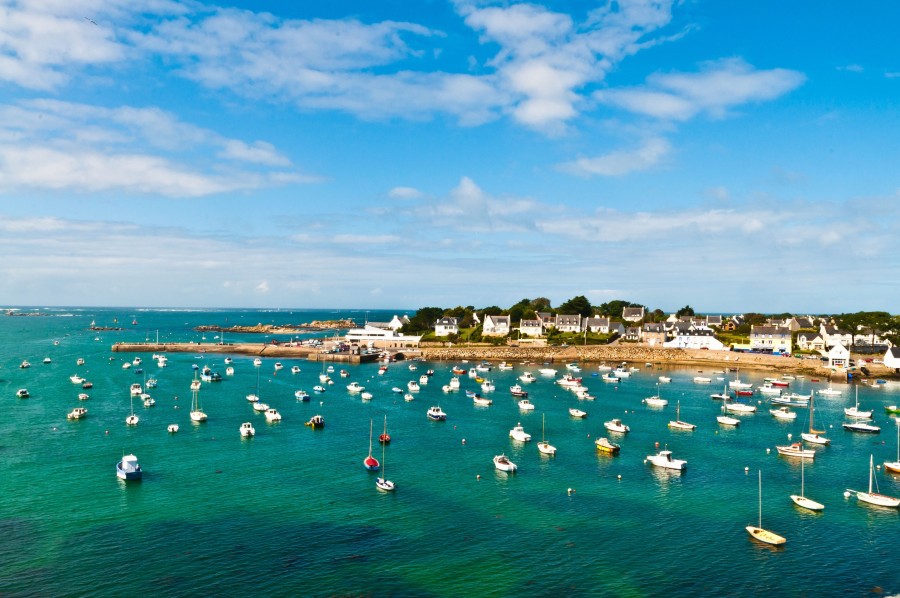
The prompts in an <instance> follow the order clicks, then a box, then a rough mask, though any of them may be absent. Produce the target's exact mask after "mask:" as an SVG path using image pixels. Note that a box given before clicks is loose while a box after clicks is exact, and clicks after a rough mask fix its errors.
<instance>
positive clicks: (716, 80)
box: [595, 59, 806, 120]
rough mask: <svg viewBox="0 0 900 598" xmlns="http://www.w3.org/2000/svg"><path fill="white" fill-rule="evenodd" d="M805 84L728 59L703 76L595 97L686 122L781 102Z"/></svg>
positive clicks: (669, 78) (662, 77) (662, 78)
mask: <svg viewBox="0 0 900 598" xmlns="http://www.w3.org/2000/svg"><path fill="white" fill-rule="evenodd" d="M805 79H806V77H805V76H804V75H803V74H802V73H799V72H797V71H791V70H787V69H771V70H766V71H762V70H756V69H754V68H753V67H752V66H750V65H748V64H747V63H745V62H744V61H743V60H740V59H725V60H719V61H714V62H709V63H706V64H704V65H703V67H702V69H701V71H700V72H698V73H665V74H663V73H657V74H654V75H651V76H650V77H648V78H647V85H646V86H644V87H639V88H631V89H611V90H607V91H603V92H598V93H596V94H595V97H596V98H597V99H598V100H599V101H601V102H604V103H607V104H610V105H613V106H617V107H619V108H623V109H625V110H629V111H631V112H636V113H638V114H643V115H646V116H652V117H654V118H659V119H667V120H687V119H689V118H692V117H694V116H696V115H697V114H699V113H706V114H708V115H710V116H713V117H723V116H725V115H726V114H727V113H728V111H729V110H730V109H732V108H734V107H736V106H739V105H741V104H746V103H749V102H761V101H766V100H773V99H775V98H778V97H780V96H782V95H784V94H786V93H788V92H790V91H792V90H794V89H796V88H797V87H799V86H800V85H802V84H803V82H804V81H805Z"/></svg>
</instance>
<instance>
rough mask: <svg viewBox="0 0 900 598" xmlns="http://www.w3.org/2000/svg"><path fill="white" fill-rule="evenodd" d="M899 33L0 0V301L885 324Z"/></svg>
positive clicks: (702, 7) (593, 10) (440, 6)
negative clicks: (533, 311) (539, 302)
mask: <svg viewBox="0 0 900 598" xmlns="http://www.w3.org/2000/svg"><path fill="white" fill-rule="evenodd" d="M898 17H900V3H893V2H867V1H862V2H858V3H853V4H847V3H837V2H828V1H826V2H820V1H816V2H811V1H804V0H797V1H796V2H790V3H784V2H775V1H772V0H756V1H753V2H721V1H715V0H684V1H666V0H621V1H618V2H604V1H598V2H589V1H586V0H570V1H548V2H515V1H503V2H492V1H483V0H418V1H415V0H380V1H379V2H359V1H350V0H331V1H330V2H328V3H319V2H294V1H276V0H272V1H269V2H224V1H223V2H215V3H214V2H205V1H198V2H194V1H190V2H180V1H174V0H144V1H140V0H0V304H4V305H38V306H40V305H93V306H96V305H111V306H119V305H128V306H147V307H176V306H177V307H294V308H303V307H309V308H386V309H390V308H396V309H415V308H417V307H422V306H443V307H453V306H456V305H463V306H466V305H473V306H475V307H484V306H489V305H498V306H501V307H508V306H510V305H513V304H514V303H516V302H518V301H519V300H521V299H523V298H534V297H547V298H549V299H550V300H551V302H552V303H553V304H554V305H558V304H560V303H562V302H564V301H566V300H568V299H570V298H572V297H574V296H577V295H584V296H586V297H587V298H588V299H589V300H590V301H591V302H592V303H593V304H595V305H599V304H601V303H604V302H606V301H610V300H614V299H623V300H627V301H632V302H635V303H639V304H643V305H646V306H647V307H649V308H650V309H656V308H660V309H663V310H665V311H674V310H677V309H679V308H680V307H682V306H685V305H690V306H691V307H693V308H694V309H695V310H696V311H697V312H701V313H717V312H718V313H733V312H748V311H753V312H761V313H780V312H792V313H844V312H855V311H861V310H883V311H889V312H891V313H894V314H896V313H898V312H900V293H898V290H900V288H898V287H900V285H898V282H900V275H898V274H897V272H898V270H900V268H898V266H900V235H898V234H897V231H898V230H900V226H898V225H900V217H898V216H900V214H898V207H897V206H898V200H900V137H898V132H900V123H898V120H900V51H898V50H900V38H898V37H897V35H896V31H895V24H896V23H897V22H898V20H900V19H898Z"/></svg>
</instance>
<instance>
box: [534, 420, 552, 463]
mask: <svg viewBox="0 0 900 598" xmlns="http://www.w3.org/2000/svg"><path fill="white" fill-rule="evenodd" d="M545 419H546V418H545V417H544V416H543V415H542V416H541V441H540V442H538V443H537V447H538V450H539V451H540V452H541V454H542V455H555V454H556V447H555V446H553V445H552V444H550V443H549V442H547V439H546V438H545V437H544V424H545Z"/></svg>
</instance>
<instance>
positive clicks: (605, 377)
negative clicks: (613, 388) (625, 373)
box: [600, 372, 619, 384]
mask: <svg viewBox="0 0 900 598" xmlns="http://www.w3.org/2000/svg"><path fill="white" fill-rule="evenodd" d="M600 379H601V380H603V381H604V382H611V383H612V384H615V383H616V382H618V381H619V377H618V376H616V375H615V374H613V373H612V372H606V373H605V374H603V375H602V376H600Z"/></svg>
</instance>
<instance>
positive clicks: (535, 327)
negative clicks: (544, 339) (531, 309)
mask: <svg viewBox="0 0 900 598" xmlns="http://www.w3.org/2000/svg"><path fill="white" fill-rule="evenodd" d="M543 334H544V327H543V326H541V321H540V320H522V321H521V322H519V335H520V336H533V337H538V336H543Z"/></svg>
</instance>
